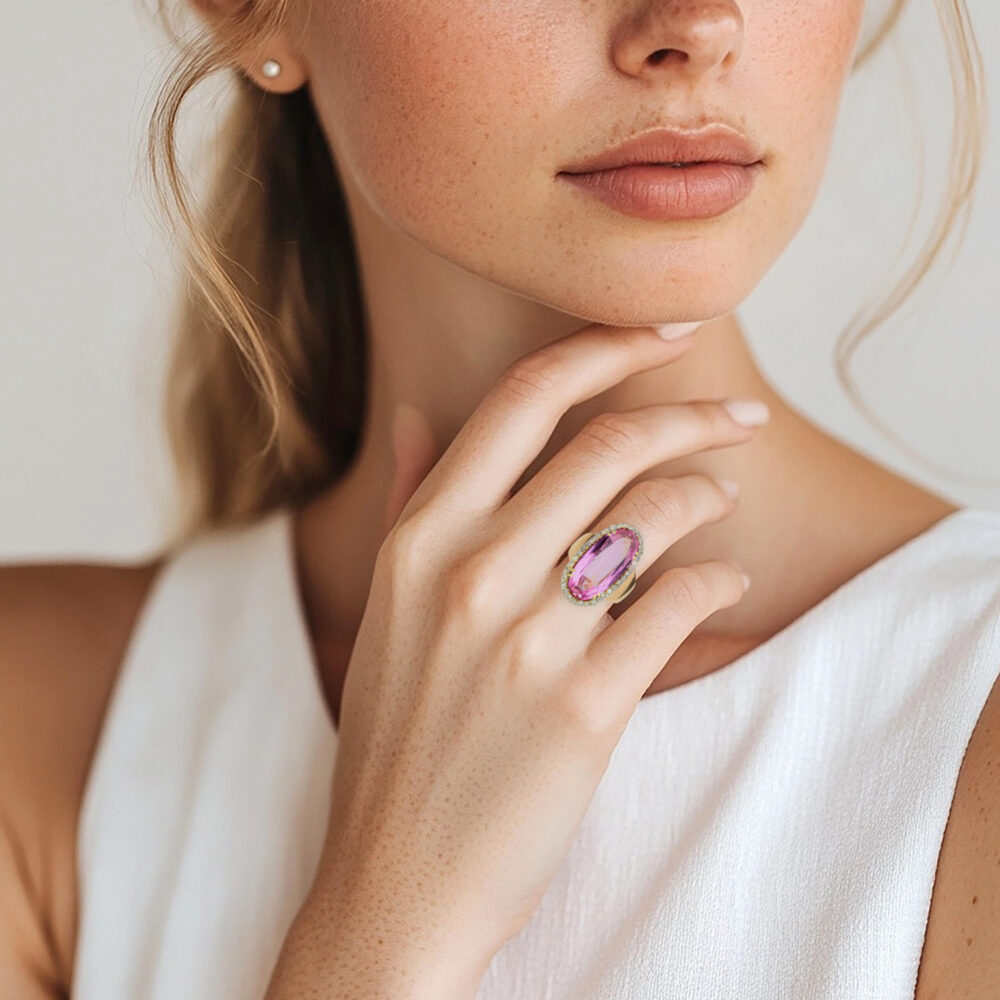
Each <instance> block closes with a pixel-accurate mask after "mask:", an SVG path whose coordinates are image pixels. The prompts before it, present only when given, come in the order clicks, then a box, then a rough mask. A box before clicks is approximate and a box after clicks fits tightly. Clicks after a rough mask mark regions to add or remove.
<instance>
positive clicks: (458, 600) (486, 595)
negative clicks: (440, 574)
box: [441, 550, 503, 618]
mask: <svg viewBox="0 0 1000 1000" xmlns="http://www.w3.org/2000/svg"><path fill="white" fill-rule="evenodd" d="M502 578H503V577H502V574H501V573H499V572H498V571H497V567H496V560H495V557H494V556H493V553H492V552H490V551H489V550H479V551H476V552H474V553H473V554H471V555H468V556H466V557H465V558H464V559H462V560H461V561H460V562H458V563H456V564H455V565H454V566H452V567H451V568H450V569H449V570H448V571H447V572H446V573H445V577H444V580H443V581H442V583H441V590H442V594H443V597H444V600H445V602H446V604H447V606H448V608H449V609H450V610H451V611H453V612H455V611H457V612H459V613H460V614H462V615H463V616H465V617H470V618H480V617H482V616H484V615H487V614H489V613H490V611H491V610H492V609H494V608H495V607H496V605H497V602H498V600H499V597H500V594H499V592H498V584H499V581H500V580H502Z"/></svg>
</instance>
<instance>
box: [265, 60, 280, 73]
mask: <svg viewBox="0 0 1000 1000" xmlns="http://www.w3.org/2000/svg"><path fill="white" fill-rule="evenodd" d="M261 72H262V73H263V74H264V76H272V77H273V76H277V75H278V74H279V73H280V72H281V63H279V62H276V61H275V60H274V59H268V60H267V62H266V63H264V65H263V66H262V67H261Z"/></svg>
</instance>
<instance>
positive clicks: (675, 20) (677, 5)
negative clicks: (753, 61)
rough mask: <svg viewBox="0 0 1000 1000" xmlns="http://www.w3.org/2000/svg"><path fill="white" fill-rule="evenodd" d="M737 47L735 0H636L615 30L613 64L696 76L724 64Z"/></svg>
mask: <svg viewBox="0 0 1000 1000" xmlns="http://www.w3.org/2000/svg"><path fill="white" fill-rule="evenodd" d="M742 48H743V15H742V13H741V12H740V8H739V5H738V4H737V2H736V0H640V3H639V4H638V6H637V7H636V6H633V7H632V8H631V10H630V11H629V13H628V15H627V17H625V18H623V20H622V23H621V24H620V25H619V27H618V30H617V31H616V33H615V39H614V42H613V45H612V55H613V59H614V62H615V65H616V66H617V67H618V68H619V69H620V70H621V71H622V72H623V73H628V74H630V75H632V76H637V77H650V78H655V77H656V76H657V75H658V74H660V75H662V74H672V75H675V76H688V77H697V76H700V75H702V74H704V73H707V72H709V71H711V70H714V69H715V68H716V67H721V68H723V69H727V68H729V66H731V65H732V64H733V63H734V62H735V61H736V60H737V59H738V58H739V54H740V51H741V50H742Z"/></svg>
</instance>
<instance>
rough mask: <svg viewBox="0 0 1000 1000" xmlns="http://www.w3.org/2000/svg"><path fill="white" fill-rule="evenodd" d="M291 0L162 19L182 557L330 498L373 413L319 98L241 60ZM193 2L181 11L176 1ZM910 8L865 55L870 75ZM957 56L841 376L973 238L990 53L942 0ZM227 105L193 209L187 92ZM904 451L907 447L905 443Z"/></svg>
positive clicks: (162, 175)
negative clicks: (950, 111) (224, 96)
mask: <svg viewBox="0 0 1000 1000" xmlns="http://www.w3.org/2000/svg"><path fill="white" fill-rule="evenodd" d="M294 2H296V0H255V2H253V3H250V2H249V0H248V2H246V3H244V4H241V5H234V7H233V11H232V14H231V15H230V23H229V24H228V25H227V29H228V30H226V31H224V32H214V31H210V30H209V28H208V26H207V25H206V24H204V23H201V25H200V30H198V31H196V32H195V33H194V38H193V40H190V41H186V40H182V39H181V37H180V35H179V33H178V32H177V31H176V30H175V27H174V24H175V22H174V21H173V20H172V18H171V14H170V11H169V10H168V9H167V8H168V3H169V0H156V13H157V15H158V16H159V17H160V19H161V22H162V24H163V26H164V27H165V29H166V31H167V33H168V35H169V36H170V38H171V39H172V40H173V41H174V42H175V44H176V47H177V57H176V59H175V60H174V61H173V63H172V64H171V65H170V67H169V68H168V72H167V74H166V77H165V79H164V81H163V83H162V85H161V86H160V88H159V90H158V92H157V94H156V98H155V101H154V104H153V107H152V111H151V113H150V117H149V121H148V126H147V134H146V154H147V161H148V166H149V168H150V178H151V179H152V182H153V192H154V195H155V198H156V200H157V202H158V206H159V208H160V210H161V213H162V218H163V219H164V220H166V223H167V226H168V229H169V230H170V232H171V234H172V235H173V234H179V236H180V240H181V248H182V250H181V260H182V263H183V269H184V274H185V277H186V280H185V281H184V282H183V284H182V289H181V293H182V294H180V295H179V296H178V299H177V300H176V306H175V313H174V314H173V315H172V316H171V317H170V320H171V336H172V343H171V360H170V365H169V370H168V374H167V386H166V413H165V418H166V425H167V435H168V441H169V444H170V449H171V453H172V457H173V460H174V463H175V467H176V470H177V473H178V475H179V482H180V486H181V506H180V509H179V511H178V522H177V526H176V529H175V536H174V542H173V544H175V545H178V544H181V543H182V542H183V541H184V540H186V539H187V538H189V537H190V536H191V535H193V534H195V533H198V532H200V531H203V530H207V529H209V528H212V527H216V526H223V525H228V524H235V523H239V522H243V521H247V520H250V519H253V518H256V517H258V516H260V515H263V514H265V513H266V512H267V511H269V510H271V509H272V508H274V507H276V506H279V505H283V504H286V503H291V504H299V503H301V502H304V501H306V500H308V499H309V498H310V497H312V496H313V495H315V494H316V493H318V492H320V491H322V490H323V489H324V488H325V487H326V486H328V485H329V484H330V483H331V482H332V481H334V480H335V479H336V478H337V477H338V476H339V475H340V474H341V473H342V472H343V471H344V470H345V469H346V468H347V466H348V465H349V464H350V461H351V459H352V457H353V455H354V452H355V450H356V448H357V446H358V443H359V440H360V434H361V429H362V428H361V425H362V419H363V413H364V404H365V400H364V398H363V390H364V387H365V370H366V369H365V365H366V345H367V337H366V330H365V310H364V307H363V299H362V295H361V292H360V284H359V281H358V273H357V261H356V258H355V254H354V244H353V239H352V234H351V225H350V219H349V215H348V212H347V208H346V205H345V202H344V199H343V195H342V191H341V186H340V181H339V179H338V176H337V172H336V166H335V164H334V162H333V159H332V157H331V155H330V151H329V149H328V147H327V145H326V142H325V138H324V134H323V132H322V130H321V128H320V124H319V121H318V119H317V117H316V114H315V112H314V110H313V107H312V103H311V99H310V97H309V94H308V88H307V87H302V88H300V89H299V90H297V91H294V92H293V93H290V94H284V95H277V94H271V93H269V92H267V91H264V90H262V89H261V88H259V87H258V86H257V85H256V84H254V83H253V82H252V81H251V80H250V79H249V78H248V77H247V76H246V75H245V74H244V73H243V72H242V71H240V70H239V68H238V62H237V54H238V53H239V52H241V51H245V50H246V47H247V45H248V44H249V45H252V44H253V43H254V41H255V40H257V39H261V38H266V37H268V36H269V35H270V34H272V33H273V32H275V31H276V30H277V29H278V28H279V26H282V25H285V24H287V23H288V14H289V9H290V7H291V5H292V3H294ZM182 3H184V4H185V5H186V3H187V0H182ZM906 3H907V0H893V5H892V8H891V10H890V11H889V14H888V16H887V17H886V18H885V19H884V21H883V22H882V23H881V25H880V26H879V29H878V30H877V31H876V32H875V33H874V35H873V37H872V38H871V40H870V41H869V42H868V44H867V45H866V46H865V47H864V48H863V49H862V50H861V51H860V52H859V53H858V55H857V56H856V58H855V62H854V65H853V66H852V67H851V69H852V72H853V71H854V70H855V69H857V67H858V66H860V65H862V64H863V63H864V62H866V61H867V60H868V59H869V58H870V57H871V55H872V54H873V53H874V52H875V51H876V50H877V49H878V47H879V46H880V45H881V44H882V42H883V40H884V39H885V38H886V36H887V35H888V34H889V33H890V32H891V30H892V28H893V26H894V25H895V24H896V22H897V21H898V19H899V17H900V15H901V13H902V12H903V9H904V8H905V6H906ZM935 5H936V7H937V13H938V18H939V21H940V23H941V26H942V30H943V33H944V36H945V39H946V42H947V47H948V61H949V66H950V69H951V76H952V82H953V94H954V106H955V117H954V134H953V141H952V143H951V149H952V159H951V164H950V174H949V179H948V184H947V190H946V192H945V197H944V199H943V202H942V206H941V210H940V212H939V215H938V217H937V221H936V224H935V226H934V229H933V231H932V233H931V235H930V237H929V239H928V240H927V242H926V244H925V246H924V247H923V248H922V251H921V253H920V254H919V256H918V258H917V260H916V261H915V263H914V264H913V265H912V267H911V268H910V270H909V271H908V272H907V273H906V275H905V276H904V278H903V280H902V281H901V282H900V283H899V285H898V286H897V287H896V288H894V289H893V290H892V291H891V292H890V294H889V295H888V296H887V297H886V299H885V300H884V302H883V303H882V305H881V306H880V307H879V308H877V309H875V310H874V311H872V312H871V313H870V314H869V315H868V316H867V317H865V316H864V314H863V313H862V312H859V314H858V315H857V316H856V317H855V320H854V321H853V323H852V325H851V326H850V327H848V329H846V330H845V331H844V332H843V334H842V335H841V340H840V341H838V345H837V353H836V363H837V369H838V374H839V377H840V379H841V382H842V384H843V385H844V387H845V389H846V390H847V391H848V392H849V393H850V394H851V396H852V397H853V398H854V399H855V401H856V402H857V403H858V405H860V406H861V407H862V408H864V409H865V410H866V412H868V413H869V416H870V417H871V418H872V419H873V420H874V421H875V422H877V423H879V424H880V426H882V427H883V429H884V430H886V431H887V432H888V433H889V434H890V435H892V432H891V430H889V429H888V428H885V427H884V425H883V424H882V423H881V421H880V420H879V418H878V416H877V414H874V413H872V412H871V411H870V409H869V408H868V407H867V406H866V404H865V403H864V401H863V400H862V399H861V398H860V396H859V395H858V394H857V393H856V391H855V389H854V387H853V385H852V384H851V382H850V380H849V379H848V378H847V376H846V371H845V363H846V359H847V358H848V357H849V356H850V354H851V353H852V352H853V350H854V349H855V348H856V347H857V344H858V343H859V342H860V340H861V339H862V338H863V337H865V336H866V335H867V334H868V333H869V332H870V331H871V330H872V329H874V328H875V327H876V326H878V325H879V324H880V323H882V322H884V321H885V320H886V319H887V318H888V317H889V316H891V315H892V314H893V313H894V312H895V311H896V310H897V309H898V308H899V307H900V305H901V304H902V303H903V301H904V300H905V299H906V298H907V296H908V295H909V294H910V293H911V292H912V290H913V289H914V288H915V287H916V286H917V284H918V283H919V282H920V281H921V279H922V278H923V277H924V275H925V274H926V273H927V271H928V269H929V268H930V266H931V264H932V263H933V261H934V260H935V258H937V257H938V255H939V254H940V251H941V249H942V247H943V246H944V243H945V241H946V239H947V237H948V235H949V234H950V233H951V231H952V230H953V228H954V227H955V224H956V222H957V221H961V223H962V227H961V236H962V237H964V233H965V228H966V226H967V224H968V216H969V211H970V209H971V205H972V195H973V189H974V185H975V181H976V178H977V177H978V173H979V170H980V166H981V160H982V147H983V142H984V138H983V137H984V134H985V123H984V108H985V103H986V98H985V92H984V86H983V76H984V73H983V66H982V56H981V53H980V51H979V48H978V45H977V43H976V40H975V34H974V31H973V29H972V26H971V23H970V20H969V14H968V10H967V8H966V5H965V0H935ZM226 68H228V69H229V70H230V71H231V73H232V80H231V82H232V86H233V88H234V89H235V92H234V93H233V94H232V102H231V104H230V105H229V107H228V109H227V113H226V115H227V116H226V119H225V121H224V124H223V126H222V127H221V129H220V130H219V133H218V135H217V137H216V140H215V148H216V150H220V151H221V158H220V160H219V162H218V166H217V168H216V169H215V171H214V174H213V176H212V177H211V179H210V184H209V187H208V193H207V197H204V198H203V199H201V200H200V202H198V203H196V199H195V198H194V197H193V196H192V193H191V190H190V187H189V185H188V183H187V181H186V179H185V178H184V176H183V174H182V172H181V170H180V168H179V166H178V159H179V157H178V151H177V141H176V139H177V136H176V130H177V123H178V116H179V111H180V106H181V104H182V102H183V100H184V98H185V96H186V95H187V94H188V93H190V91H191V90H192V89H193V88H194V87H196V86H197V84H198V83H200V82H201V81H202V80H204V79H205V78H206V77H208V76H210V75H211V74H213V73H214V72H216V71H217V70H219V69H226ZM903 446H904V447H905V442H903Z"/></svg>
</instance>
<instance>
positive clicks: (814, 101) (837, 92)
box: [746, 0, 864, 198]
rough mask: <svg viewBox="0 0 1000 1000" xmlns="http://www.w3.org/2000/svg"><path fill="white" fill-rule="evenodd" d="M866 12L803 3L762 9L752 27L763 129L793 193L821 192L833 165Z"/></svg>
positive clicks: (750, 46) (850, 4)
mask: <svg viewBox="0 0 1000 1000" xmlns="http://www.w3.org/2000/svg"><path fill="white" fill-rule="evenodd" d="M863 13H864V2H863V0H838V2H836V3H830V2H827V0H802V2H796V3H787V4H776V5H775V6H774V8H772V7H771V6H770V5H762V6H761V7H759V8H757V15H758V16H757V18H756V19H755V20H754V21H751V22H750V23H748V37H747V52H748V53H750V52H752V53H753V55H751V59H752V60H753V61H754V63H758V62H759V64H760V66H759V72H757V73H755V74H754V79H755V80H756V83H755V84H754V89H755V91H756V92H757V94H759V100H755V99H754V94H753V93H749V94H747V95H746V97H747V101H746V104H747V107H748V108H751V109H752V111H753V114H754V118H755V120H756V121H757V122H758V123H759V126H760V128H761V131H762V133H763V134H764V135H766V136H768V137H769V139H770V140H771V143H772V145H773V148H774V167H775V170H776V171H777V170H784V171H788V176H784V177H782V183H783V184H787V188H788V191H787V193H788V195H789V196H790V197H793V196H794V195H795V194H798V195H801V196H802V197H803V198H808V197H809V196H811V195H812V194H814V193H815V190H816V188H817V187H818V185H819V182H820V179H821V177H822V174H823V169H824V166H825V164H826V161H827V159H828V154H829V147H830V142H831V140H832V139H833V133H834V126H835V123H836V118H837V113H838V110H839V107H840V100H841V96H842V93H843V86H844V81H845V78H846V76H847V73H848V72H849V70H850V63H851V58H852V55H853V52H854V46H855V43H856V41H857V37H858V32H859V30H860V26H861V19H862V15H863Z"/></svg>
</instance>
